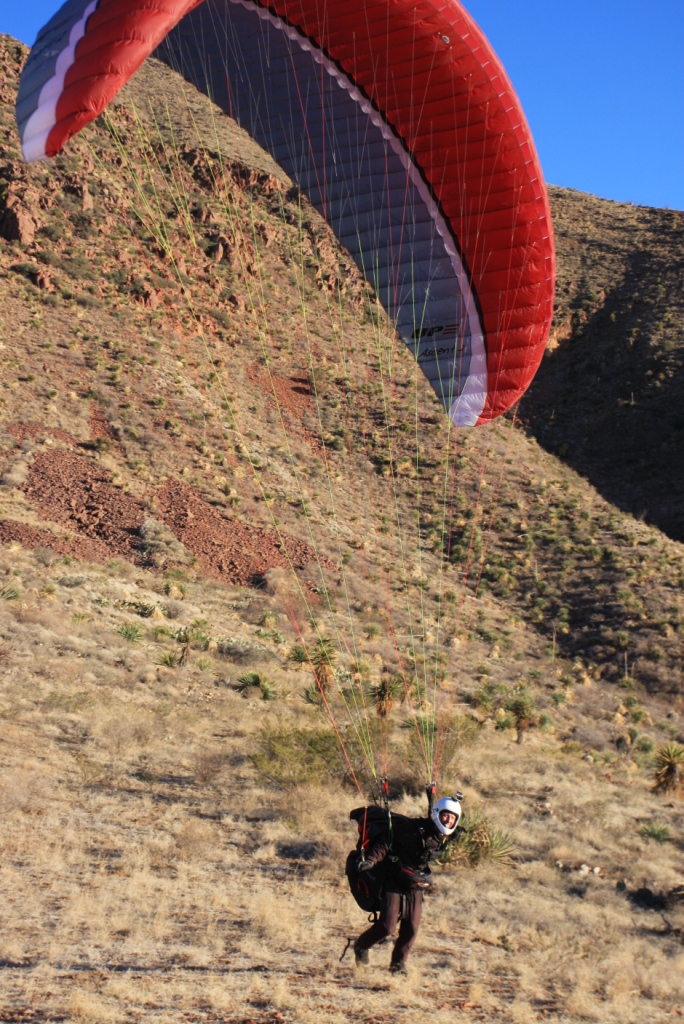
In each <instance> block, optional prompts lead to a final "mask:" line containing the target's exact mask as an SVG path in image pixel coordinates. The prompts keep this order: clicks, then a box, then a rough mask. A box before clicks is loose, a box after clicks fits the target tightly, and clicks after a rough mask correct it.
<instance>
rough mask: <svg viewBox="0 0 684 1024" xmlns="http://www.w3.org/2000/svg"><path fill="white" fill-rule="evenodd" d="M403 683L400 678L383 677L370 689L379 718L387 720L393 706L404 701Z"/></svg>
mask: <svg viewBox="0 0 684 1024" xmlns="http://www.w3.org/2000/svg"><path fill="white" fill-rule="evenodd" d="M404 693H405V691H404V682H403V680H402V678H401V676H392V675H389V674H388V675H384V676H383V677H382V679H381V680H380V682H379V683H376V685H375V686H372V687H371V691H370V695H371V699H372V700H373V703H374V704H375V708H376V711H377V712H378V714H379V715H380V717H381V718H387V716H388V715H389V713H390V711H391V710H392V708H393V707H394V705H395V704H400V703H401V702H402V700H403V699H404Z"/></svg>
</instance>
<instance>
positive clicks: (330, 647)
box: [311, 636, 337, 692]
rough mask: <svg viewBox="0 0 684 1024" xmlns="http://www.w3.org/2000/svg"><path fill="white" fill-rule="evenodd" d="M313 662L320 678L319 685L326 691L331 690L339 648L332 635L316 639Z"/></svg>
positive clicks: (318, 678) (317, 677) (317, 676)
mask: <svg viewBox="0 0 684 1024" xmlns="http://www.w3.org/2000/svg"><path fill="white" fill-rule="evenodd" d="M311 664H312V665H313V670H314V672H315V674H316V679H317V680H318V685H319V686H320V688H321V690H323V692H325V691H326V690H329V689H330V687H331V685H332V681H333V679H334V677H335V676H334V668H335V665H336V664H337V648H336V647H335V641H334V640H331V639H330V637H327V636H322V637H319V639H318V640H317V641H316V646H315V647H314V650H313V654H312V655H311Z"/></svg>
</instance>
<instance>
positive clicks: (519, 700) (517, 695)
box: [504, 686, 536, 743]
mask: <svg viewBox="0 0 684 1024" xmlns="http://www.w3.org/2000/svg"><path fill="white" fill-rule="evenodd" d="M504 708H505V709H506V711H507V712H508V713H509V714H510V715H511V716H512V717H513V719H514V721H515V728H516V729H517V731H518V740H517V742H518V743H522V741H523V740H524V738H525V733H526V731H527V730H528V729H529V728H530V726H531V725H533V724H534V712H535V708H536V701H535V699H534V697H533V696H532V694H531V693H530V692H529V690H528V689H527V687H525V686H519V687H518V688H517V689H516V690H515V691H514V692H513V693H512V694H511V695H510V697H509V698H508V700H507V701H506V703H505V704H504Z"/></svg>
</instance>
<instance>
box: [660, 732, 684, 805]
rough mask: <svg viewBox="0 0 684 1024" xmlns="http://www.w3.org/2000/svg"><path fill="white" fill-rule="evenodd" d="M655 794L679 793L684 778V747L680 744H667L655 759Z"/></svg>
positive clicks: (661, 748)
mask: <svg viewBox="0 0 684 1024" xmlns="http://www.w3.org/2000/svg"><path fill="white" fill-rule="evenodd" d="M653 767H654V769H655V773H654V778H655V785H654V786H653V791H654V792H655V793H672V792H679V791H680V790H681V787H682V779H683V777H684V747H683V746H682V745H681V744H680V743H666V744H665V746H664V747H660V749H659V750H658V753H657V754H656V756H655V758H654V764H653Z"/></svg>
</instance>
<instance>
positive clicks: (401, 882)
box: [366, 816, 448, 892]
mask: <svg viewBox="0 0 684 1024" xmlns="http://www.w3.org/2000/svg"><path fill="white" fill-rule="evenodd" d="M447 842H448V840H447V838H446V836H442V835H441V834H440V833H439V832H438V831H437V829H436V828H435V826H434V825H433V823H432V821H431V820H430V819H429V818H404V817H394V816H393V817H392V830H391V832H390V831H389V829H388V830H387V831H386V832H384V833H383V835H381V836H379V837H378V838H377V839H376V840H375V842H374V843H373V844H372V846H371V847H370V849H369V850H368V851H367V852H366V859H367V860H369V861H370V862H371V863H372V864H379V863H380V862H381V861H385V860H386V861H387V862H388V863H387V881H386V883H385V888H386V889H387V891H388V892H406V891H408V890H410V889H413V888H416V879H415V878H414V877H413V873H418V876H420V875H421V874H422V875H423V876H424V877H425V885H422V886H421V885H418V887H419V888H421V887H422V888H425V887H426V886H427V885H428V884H429V877H430V867H429V864H430V861H431V860H434V859H435V858H436V857H438V856H439V854H440V852H441V851H442V850H443V849H444V848H445V846H446V845H447Z"/></svg>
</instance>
